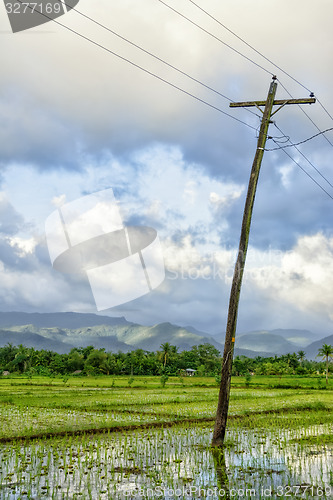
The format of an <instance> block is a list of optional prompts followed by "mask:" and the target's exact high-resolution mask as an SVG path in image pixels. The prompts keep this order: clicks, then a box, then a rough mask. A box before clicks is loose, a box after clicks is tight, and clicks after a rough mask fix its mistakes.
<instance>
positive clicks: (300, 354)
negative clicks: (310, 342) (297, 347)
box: [297, 351, 305, 363]
mask: <svg viewBox="0 0 333 500" xmlns="http://www.w3.org/2000/svg"><path fill="white" fill-rule="evenodd" d="M297 358H298V360H299V361H300V362H301V363H303V361H304V359H305V351H298V353H297Z"/></svg>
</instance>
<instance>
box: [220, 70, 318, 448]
mask: <svg viewBox="0 0 333 500" xmlns="http://www.w3.org/2000/svg"><path fill="white" fill-rule="evenodd" d="M276 88H277V83H276V76H273V81H272V83H271V85H270V87H269V92H268V96H267V99H266V101H249V102H238V103H236V102H233V103H231V104H230V107H232V108H236V107H249V106H256V107H257V108H258V109H259V110H260V111H261V112H262V113H263V117H262V121H261V127H260V132H259V138H258V144H257V151H256V154H255V157H254V161H253V165H252V170H251V176H250V180H249V186H248V191H247V198H246V202H245V208H244V215H243V223H242V229H241V235H240V241H239V250H238V257H237V261H236V264H235V270H234V276H233V281H232V286H231V292H230V299H229V312H228V320H227V329H226V334H225V344H224V353H223V361H222V373H221V385H220V393H219V401H218V406H217V413H216V421H215V428H214V434H213V441H212V445H213V446H222V445H223V442H224V436H225V431H226V426H227V418H228V408H229V396H230V382H231V369H232V361H233V356H234V347H235V336H236V324H237V312H238V303H239V296H240V291H241V285H242V278H243V273H244V267H245V259H246V252H247V247H248V242H249V234H250V226H251V218H252V211H253V204H254V198H255V194H256V188H257V183H258V178H259V172H260V166H261V162H262V158H263V156H264V150H265V144H266V139H267V133H268V127H269V124H270V123H272V122H271V121H270V119H271V117H272V116H273V114H275V113H277V112H278V111H279V110H280V109H281V108H282V107H283V106H285V105H286V104H312V103H314V102H316V99H315V98H313V97H312V95H311V98H309V99H288V100H274V98H275V93H276ZM275 105H278V106H279V108H278V109H277V110H276V111H275V112H274V113H272V109H273V106H275ZM260 106H265V108H264V111H262V109H261V108H260Z"/></svg>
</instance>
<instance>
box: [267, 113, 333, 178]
mask: <svg viewBox="0 0 333 500" xmlns="http://www.w3.org/2000/svg"><path fill="white" fill-rule="evenodd" d="M275 127H276V128H277V129H278V130H279V132H281V134H283V132H282V130H281V129H280V128H279V127H278V126H277V125H276V123H275ZM290 142H291V141H290ZM294 148H295V149H296V151H297V152H298V153H299V154H300V155H301V156H302V157H303V158H304V160H306V161H307V162H308V164H309V165H310V166H311V167H312V168H313V169H314V170H315V171H316V172H317V173H318V174H319V175H320V177H322V178H323V179H324V181H326V182H327V184H329V185H330V186H331V188H333V185H332V184H331V182H330V181H329V180H328V179H327V178H326V177H325V176H324V175H323V174H322V173H321V172H320V170H318V168H317V167H316V166H315V165H314V164H313V163H312V162H311V161H310V160H309V158H308V157H307V156H305V154H304V153H302V151H301V150H300V149H299V148H298V147H297V145H294Z"/></svg>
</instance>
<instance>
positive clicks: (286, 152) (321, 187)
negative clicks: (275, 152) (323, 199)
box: [282, 149, 333, 200]
mask: <svg viewBox="0 0 333 500" xmlns="http://www.w3.org/2000/svg"><path fill="white" fill-rule="evenodd" d="M282 151H283V152H284V153H285V154H286V155H287V156H288V157H289V158H290V159H291V160H292V161H293V162H294V163H295V164H296V165H297V166H298V167H299V168H300V169H301V170H303V172H304V173H305V174H306V175H307V176H308V177H310V179H311V180H312V181H313V182H314V183H315V184H317V186H318V187H319V188H320V189H321V190H322V191H324V193H326V194H327V196H329V197H330V198H331V200H333V196H331V195H330V193H328V191H326V189H325V188H323V186H322V185H321V184H319V182H317V181H316V179H314V178H313V177H312V175H310V174H309V172H307V171H306V170H305V169H304V168H303V167H302V166H301V165H300V164H299V163H298V162H297V161H296V160H295V159H294V158H293V157H292V156H291V155H290V154H289V153H288V151H286V150H285V149H283V150H282Z"/></svg>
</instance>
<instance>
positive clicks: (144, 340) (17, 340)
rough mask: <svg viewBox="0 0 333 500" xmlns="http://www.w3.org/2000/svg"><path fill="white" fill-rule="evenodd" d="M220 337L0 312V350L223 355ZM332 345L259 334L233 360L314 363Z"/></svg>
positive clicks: (290, 334) (306, 336)
mask: <svg viewBox="0 0 333 500" xmlns="http://www.w3.org/2000/svg"><path fill="white" fill-rule="evenodd" d="M223 340H224V333H220V334H218V335H209V334H207V333H205V332H200V331H199V330H196V329H195V328H193V327H191V326H186V327H181V326H177V325H173V324H171V323H159V324H157V325H154V326H143V325H139V324H136V323H131V322H129V321H127V320H126V319H125V318H124V317H110V316H101V315H96V314H82V313H73V312H66V313H24V312H0V347H2V346H4V345H6V344H8V343H11V344H12V345H20V344H22V345H24V346H26V347H34V348H35V349H45V350H52V351H56V352H59V353H68V352H69V351H70V350H71V349H73V348H74V347H86V346H88V345H93V346H94V347H95V348H98V349H99V348H105V350H106V351H112V352H118V351H122V352H128V351H131V350H134V349H144V350H147V351H157V350H159V349H160V346H161V344H163V343H165V342H169V343H170V344H172V345H176V346H177V347H178V349H179V350H189V349H191V347H192V346H194V345H199V344H205V343H209V344H212V345H214V347H216V348H217V349H218V350H219V351H220V352H223ZM324 343H326V344H332V343H333V335H331V336H329V337H326V338H322V339H321V338H320V335H318V334H317V335H316V334H314V333H313V332H310V331H308V330H287V329H278V330H261V331H254V332H247V333H239V334H237V337H236V344H235V355H236V356H237V355H244V356H248V357H256V356H263V357H268V356H275V355H281V354H287V353H292V352H297V351H299V350H304V351H305V353H306V356H307V357H308V358H309V359H315V357H316V355H317V353H318V349H319V348H320V347H321V346H322V345H323V344H324Z"/></svg>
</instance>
